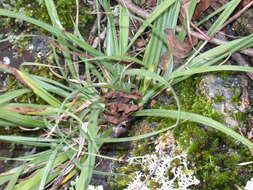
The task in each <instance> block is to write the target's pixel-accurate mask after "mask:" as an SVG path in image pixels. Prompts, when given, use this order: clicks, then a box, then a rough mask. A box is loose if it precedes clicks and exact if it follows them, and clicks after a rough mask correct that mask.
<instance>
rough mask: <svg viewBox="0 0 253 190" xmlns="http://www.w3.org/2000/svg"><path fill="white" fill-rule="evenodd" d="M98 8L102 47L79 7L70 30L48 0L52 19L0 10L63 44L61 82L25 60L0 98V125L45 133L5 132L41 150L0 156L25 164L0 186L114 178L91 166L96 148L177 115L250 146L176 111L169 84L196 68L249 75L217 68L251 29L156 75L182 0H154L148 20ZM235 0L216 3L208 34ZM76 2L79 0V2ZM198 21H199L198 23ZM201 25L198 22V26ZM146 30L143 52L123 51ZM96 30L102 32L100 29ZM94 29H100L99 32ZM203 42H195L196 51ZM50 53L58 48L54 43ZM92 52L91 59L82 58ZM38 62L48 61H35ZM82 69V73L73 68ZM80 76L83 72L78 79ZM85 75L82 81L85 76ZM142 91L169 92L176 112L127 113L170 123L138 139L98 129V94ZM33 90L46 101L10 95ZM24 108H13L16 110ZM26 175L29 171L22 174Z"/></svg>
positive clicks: (28, 189)
mask: <svg viewBox="0 0 253 190" xmlns="http://www.w3.org/2000/svg"><path fill="white" fill-rule="evenodd" d="M95 2H96V7H97V10H96V11H97V12H99V11H100V9H103V10H104V12H105V15H106V19H107V25H106V39H105V44H106V45H105V47H102V46H98V48H93V47H92V46H91V45H89V44H88V42H87V41H85V38H84V37H83V36H82V35H81V32H80V31H79V29H78V22H79V21H78V16H79V15H78V11H77V15H76V20H75V21H73V23H74V27H73V31H72V32H66V31H65V30H64V27H63V26H62V24H61V22H60V19H59V17H58V14H57V10H56V7H55V5H54V1H53V0H44V1H43V2H42V1H41V3H45V5H46V7H47V10H48V14H49V16H50V19H51V24H48V23H44V22H41V21H39V20H36V19H33V18H30V17H27V16H25V15H22V14H20V13H15V12H11V11H9V10H4V9H0V15H1V16H5V17H11V18H15V19H20V20H23V21H25V22H29V23H30V24H34V25H36V26H38V27H40V28H41V29H43V30H44V31H46V32H47V33H49V34H50V35H51V36H52V38H53V39H54V41H55V42H57V44H59V45H60V46H61V47H62V48H61V49H60V50H62V52H61V53H62V55H63V58H64V61H59V60H60V59H59V56H58V54H57V53H54V56H55V64H56V68H57V69H58V74H59V75H60V76H61V78H62V81H64V82H62V83H61V82H57V81H56V80H52V79H49V78H46V77H41V76H37V75H32V74H29V73H28V72H25V71H24V66H26V67H29V66H36V63H23V64H21V67H20V69H19V70H16V72H15V76H18V78H19V79H21V80H22V81H23V82H24V83H25V84H26V86H25V87H23V88H20V89H17V90H13V91H9V92H6V93H4V94H2V95H0V126H2V127H4V126H9V127H19V126H22V127H23V128H27V129H35V128H38V129H40V130H42V131H47V133H46V134H44V136H42V137H29V136H14V135H11V136H6V135H1V136H0V140H1V141H5V142H9V143H15V144H22V145H26V146H33V147H43V151H40V152H36V153H34V154H32V155H28V156H23V157H18V158H0V159H2V160H18V161H23V162H22V163H23V164H21V165H20V166H18V167H15V168H13V169H11V170H9V171H7V172H5V173H4V174H1V175H0V185H2V184H7V185H6V189H7V190H43V189H47V188H48V187H52V186H53V187H57V186H59V185H63V184H64V183H67V182H68V181H69V180H73V181H75V188H76V189H77V190H84V189H87V188H88V186H89V184H90V181H91V178H92V175H93V174H100V175H119V174H116V173H105V172H100V171H96V170H95V164H96V158H97V157H100V156H102V155H100V154H99V150H100V148H101V146H102V145H103V144H104V143H108V142H110V143H117V142H125V141H133V140H140V139H143V138H147V137H150V136H152V135H157V134H159V133H162V132H165V131H167V130H170V129H172V128H174V127H176V126H177V125H178V124H179V122H180V120H188V121H193V122H197V123H200V124H203V125H205V126H209V127H212V128H214V129H216V130H219V131H221V132H223V133H225V134H226V135H228V136H230V137H231V138H234V139H236V140H238V141H239V142H241V143H242V144H243V145H244V146H247V147H248V148H249V149H250V150H251V151H252V150H253V143H252V142H250V141H249V140H248V139H246V138H245V137H243V136H241V135H240V134H238V133H237V132H235V131H234V130H232V129H229V128H228V127H226V126H225V125H224V124H222V123H219V122H217V121H214V120H213V119H211V118H207V117H204V116H201V115H198V114H194V113H188V112H182V111H181V110H180V101H179V100H178V98H177V96H176V93H175V91H174V90H173V86H175V85H176V84H177V83H178V82H181V81H183V80H187V79H188V78H189V77H190V76H192V75H194V74H198V73H205V72H212V71H226V70H230V71H245V72H253V69H252V68H250V67H241V66H231V65H229V66H228V65H224V66H217V64H218V63H220V62H222V61H223V60H224V59H225V58H227V57H228V56H229V55H230V54H231V53H233V52H236V51H239V50H241V49H243V48H248V47H251V46H252V44H253V34H251V35H249V36H246V37H242V38H240V39H236V40H233V41H230V42H228V43H226V44H224V45H220V46H217V47H215V48H212V49H210V50H208V51H206V52H204V53H201V54H198V53H196V51H194V52H192V53H191V54H190V55H189V57H187V58H186V59H185V60H183V61H182V63H181V65H180V66H179V67H178V68H176V69H174V68H173V61H172V62H171V63H170V64H169V65H168V67H167V68H166V71H165V72H161V69H160V67H159V61H160V58H161V56H162V54H163V53H164V52H166V51H169V50H168V45H167V40H166V36H165V34H164V32H163V30H164V29H166V28H172V29H175V28H176V26H177V23H178V18H179V12H180V7H181V3H182V1H180V0H158V1H157V7H155V8H154V10H153V11H152V12H151V13H150V15H149V16H148V17H147V18H146V19H144V20H143V19H141V18H138V17H136V16H134V14H132V13H131V12H130V11H129V10H128V9H127V8H126V7H124V6H122V5H118V6H117V8H116V9H114V10H112V5H111V4H110V1H109V0H96V1H95ZM239 2H240V1H238V0H232V1H229V2H228V3H227V4H226V5H225V6H223V7H221V8H220V9H219V11H217V12H216V14H217V13H219V16H218V19H217V20H216V21H215V22H214V23H213V25H212V27H211V28H210V29H209V31H208V34H209V35H212V34H214V33H215V32H217V31H218V30H219V27H220V26H221V25H222V24H223V23H224V22H225V21H226V20H227V19H228V18H229V16H230V15H231V14H232V12H233V10H235V8H236V7H237V6H238V4H239ZM196 4H197V0H192V1H191V6H190V8H189V9H190V10H191V11H189V13H190V14H189V16H188V17H187V18H186V20H185V21H184V23H185V25H186V26H187V25H188V24H189V22H190V19H191V16H192V14H193V11H194V8H195V6H196ZM77 7H78V0H77ZM132 20H138V22H140V23H141V25H140V27H139V28H138V29H137V31H136V32H135V34H134V35H133V36H131V34H130V29H129V28H130V25H131V23H132ZM203 22H204V21H203ZM201 23H202V22H200V24H201ZM97 24H98V29H100V28H101V25H100V16H99V13H98V14H97ZM146 30H150V33H151V37H150V39H149V41H148V44H147V46H146V47H145V48H144V49H143V50H142V55H143V56H138V54H134V55H132V56H129V55H128V52H129V51H131V49H132V47H133V46H134V42H135V41H136V39H138V38H139V37H140V36H141V35H142V34H143V32H144V31H146ZM99 31H100V30H99ZM98 33H99V32H98ZM185 34H186V32H184V31H182V32H180V34H179V38H181V39H183V38H184V37H185ZM206 43H207V42H200V43H199V44H198V45H197V47H196V48H197V52H198V51H200V50H201V49H202V48H203V47H204V45H205V44H206ZM52 48H54V52H57V51H58V50H57V47H55V46H53V47H52ZM72 52H76V53H77V54H76V55H75V56H77V57H78V62H77V61H75V60H74V59H73V53H72ZM83 55H90V57H87V56H83ZM122 62H128V63H134V64H137V65H138V67H139V68H135V69H133V68H131V67H130V66H129V65H127V64H122ZM39 65H40V66H41V67H43V66H44V67H46V65H42V64H39ZM80 66H81V67H82V68H84V71H83V73H81V72H80V71H79V70H78V68H79V67H80ZM1 70H4V71H5V72H10V73H11V72H12V71H11V70H9V69H8V68H1ZM83 76H84V77H83ZM83 78H84V79H83ZM133 88H134V89H135V90H138V91H139V92H140V93H141V94H142V99H141V100H140V101H139V102H136V104H138V105H139V106H143V105H145V104H146V103H148V102H149V101H150V100H151V99H152V98H153V97H154V96H156V95H157V94H159V93H161V92H162V91H164V90H167V91H169V92H170V93H171V95H172V96H173V97H174V99H175V101H176V104H177V110H162V109H143V110H140V111H137V112H135V113H134V114H132V116H133V117H143V116H146V117H149V116H152V117H154V116H156V117H164V118H174V119H175V124H174V125H172V126H168V127H167V128H164V129H162V130H157V131H153V132H151V133H147V134H143V135H140V136H132V137H124V138H111V137H110V134H111V132H112V126H109V127H108V129H106V130H102V129H101V128H100V126H101V123H103V122H104V119H103V117H102V115H103V112H104V111H105V109H106V104H105V102H103V101H102V98H101V97H102V96H103V94H105V93H107V92H110V91H112V90H117V91H122V92H124V93H131V90H132V89H133ZM30 92H33V93H34V94H36V95H37V96H38V97H40V98H41V99H42V100H44V102H45V104H43V105H42V104H27V103H18V102H14V101H13V100H14V99H15V98H17V97H20V96H25V95H26V94H27V93H30ZM17 107H18V108H19V109H21V110H29V111H24V112H22V113H21V112H17V111H16V110H15V108H17ZM24 176H28V177H26V178H24V179H23V180H20V179H22V178H23V177H24Z"/></svg>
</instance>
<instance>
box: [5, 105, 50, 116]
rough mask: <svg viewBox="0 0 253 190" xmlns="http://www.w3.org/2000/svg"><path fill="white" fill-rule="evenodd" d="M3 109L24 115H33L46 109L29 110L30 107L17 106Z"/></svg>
mask: <svg viewBox="0 0 253 190" xmlns="http://www.w3.org/2000/svg"><path fill="white" fill-rule="evenodd" d="M5 109H6V110H9V111H12V112H16V113H19V114H25V115H29V114H33V113H35V112H43V111H46V108H31V107H17V106H6V107H5Z"/></svg>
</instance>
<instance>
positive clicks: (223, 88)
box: [199, 74, 245, 128]
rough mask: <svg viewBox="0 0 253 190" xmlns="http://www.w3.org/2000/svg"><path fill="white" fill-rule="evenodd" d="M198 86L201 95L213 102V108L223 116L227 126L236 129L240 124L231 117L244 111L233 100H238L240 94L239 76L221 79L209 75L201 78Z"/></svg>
mask: <svg viewBox="0 0 253 190" xmlns="http://www.w3.org/2000/svg"><path fill="white" fill-rule="evenodd" d="M199 86H200V90H201V92H202V94H204V95H205V96H206V97H207V99H208V100H211V101H212V102H213V108H214V109H215V110H216V111H217V112H218V113H220V114H222V115H223V116H224V120H225V122H226V124H227V126H229V127H231V128H234V127H238V126H239V125H240V124H239V122H238V121H237V120H236V119H235V118H234V117H233V116H234V115H235V114H236V113H238V112H245V110H244V108H243V106H241V105H239V104H238V102H235V101H234V100H233V99H239V98H240V95H241V93H242V79H241V76H240V75H229V76H227V77H226V78H222V77H219V76H216V75H212V74H209V75H206V76H204V77H203V79H202V80H201V82H200V85H199Z"/></svg>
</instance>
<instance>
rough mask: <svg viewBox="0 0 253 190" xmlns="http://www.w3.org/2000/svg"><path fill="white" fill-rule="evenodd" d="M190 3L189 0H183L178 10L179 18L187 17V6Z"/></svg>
mask: <svg viewBox="0 0 253 190" xmlns="http://www.w3.org/2000/svg"><path fill="white" fill-rule="evenodd" d="M190 4H191V0H183V2H182V5H181V11H180V17H179V18H180V20H181V21H183V20H184V19H185V18H187V15H188V10H189V6H190Z"/></svg>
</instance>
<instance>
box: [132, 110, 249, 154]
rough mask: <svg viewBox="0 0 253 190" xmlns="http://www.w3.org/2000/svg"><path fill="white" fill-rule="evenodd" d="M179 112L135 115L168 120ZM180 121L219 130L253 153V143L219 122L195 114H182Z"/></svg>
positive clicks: (164, 111)
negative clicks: (166, 118)
mask: <svg viewBox="0 0 253 190" xmlns="http://www.w3.org/2000/svg"><path fill="white" fill-rule="evenodd" d="M177 113H178V112H177V111H175V110H165V109H147V110H141V111H137V112H136V113H135V114H134V115H135V116H150V117H168V118H176V115H177ZM180 119H183V120H189V121H193V122H197V123H200V124H203V125H207V126H210V127H212V128H214V129H217V130H219V131H221V132H223V133H225V134H227V135H228V136H230V137H232V138H234V139H236V140H238V141H240V142H241V143H243V144H244V145H246V146H248V147H249V149H250V150H251V151H253V143H252V142H251V141H249V140H248V139H246V138H245V137H243V136H241V135H239V134H238V133H236V132H235V131H233V130H232V129H230V128H228V127H226V126H225V125H223V124H221V123H219V122H218V121H215V120H213V119H210V118H208V117H204V116H202V115H199V114H195V113H188V112H181V114H180Z"/></svg>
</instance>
